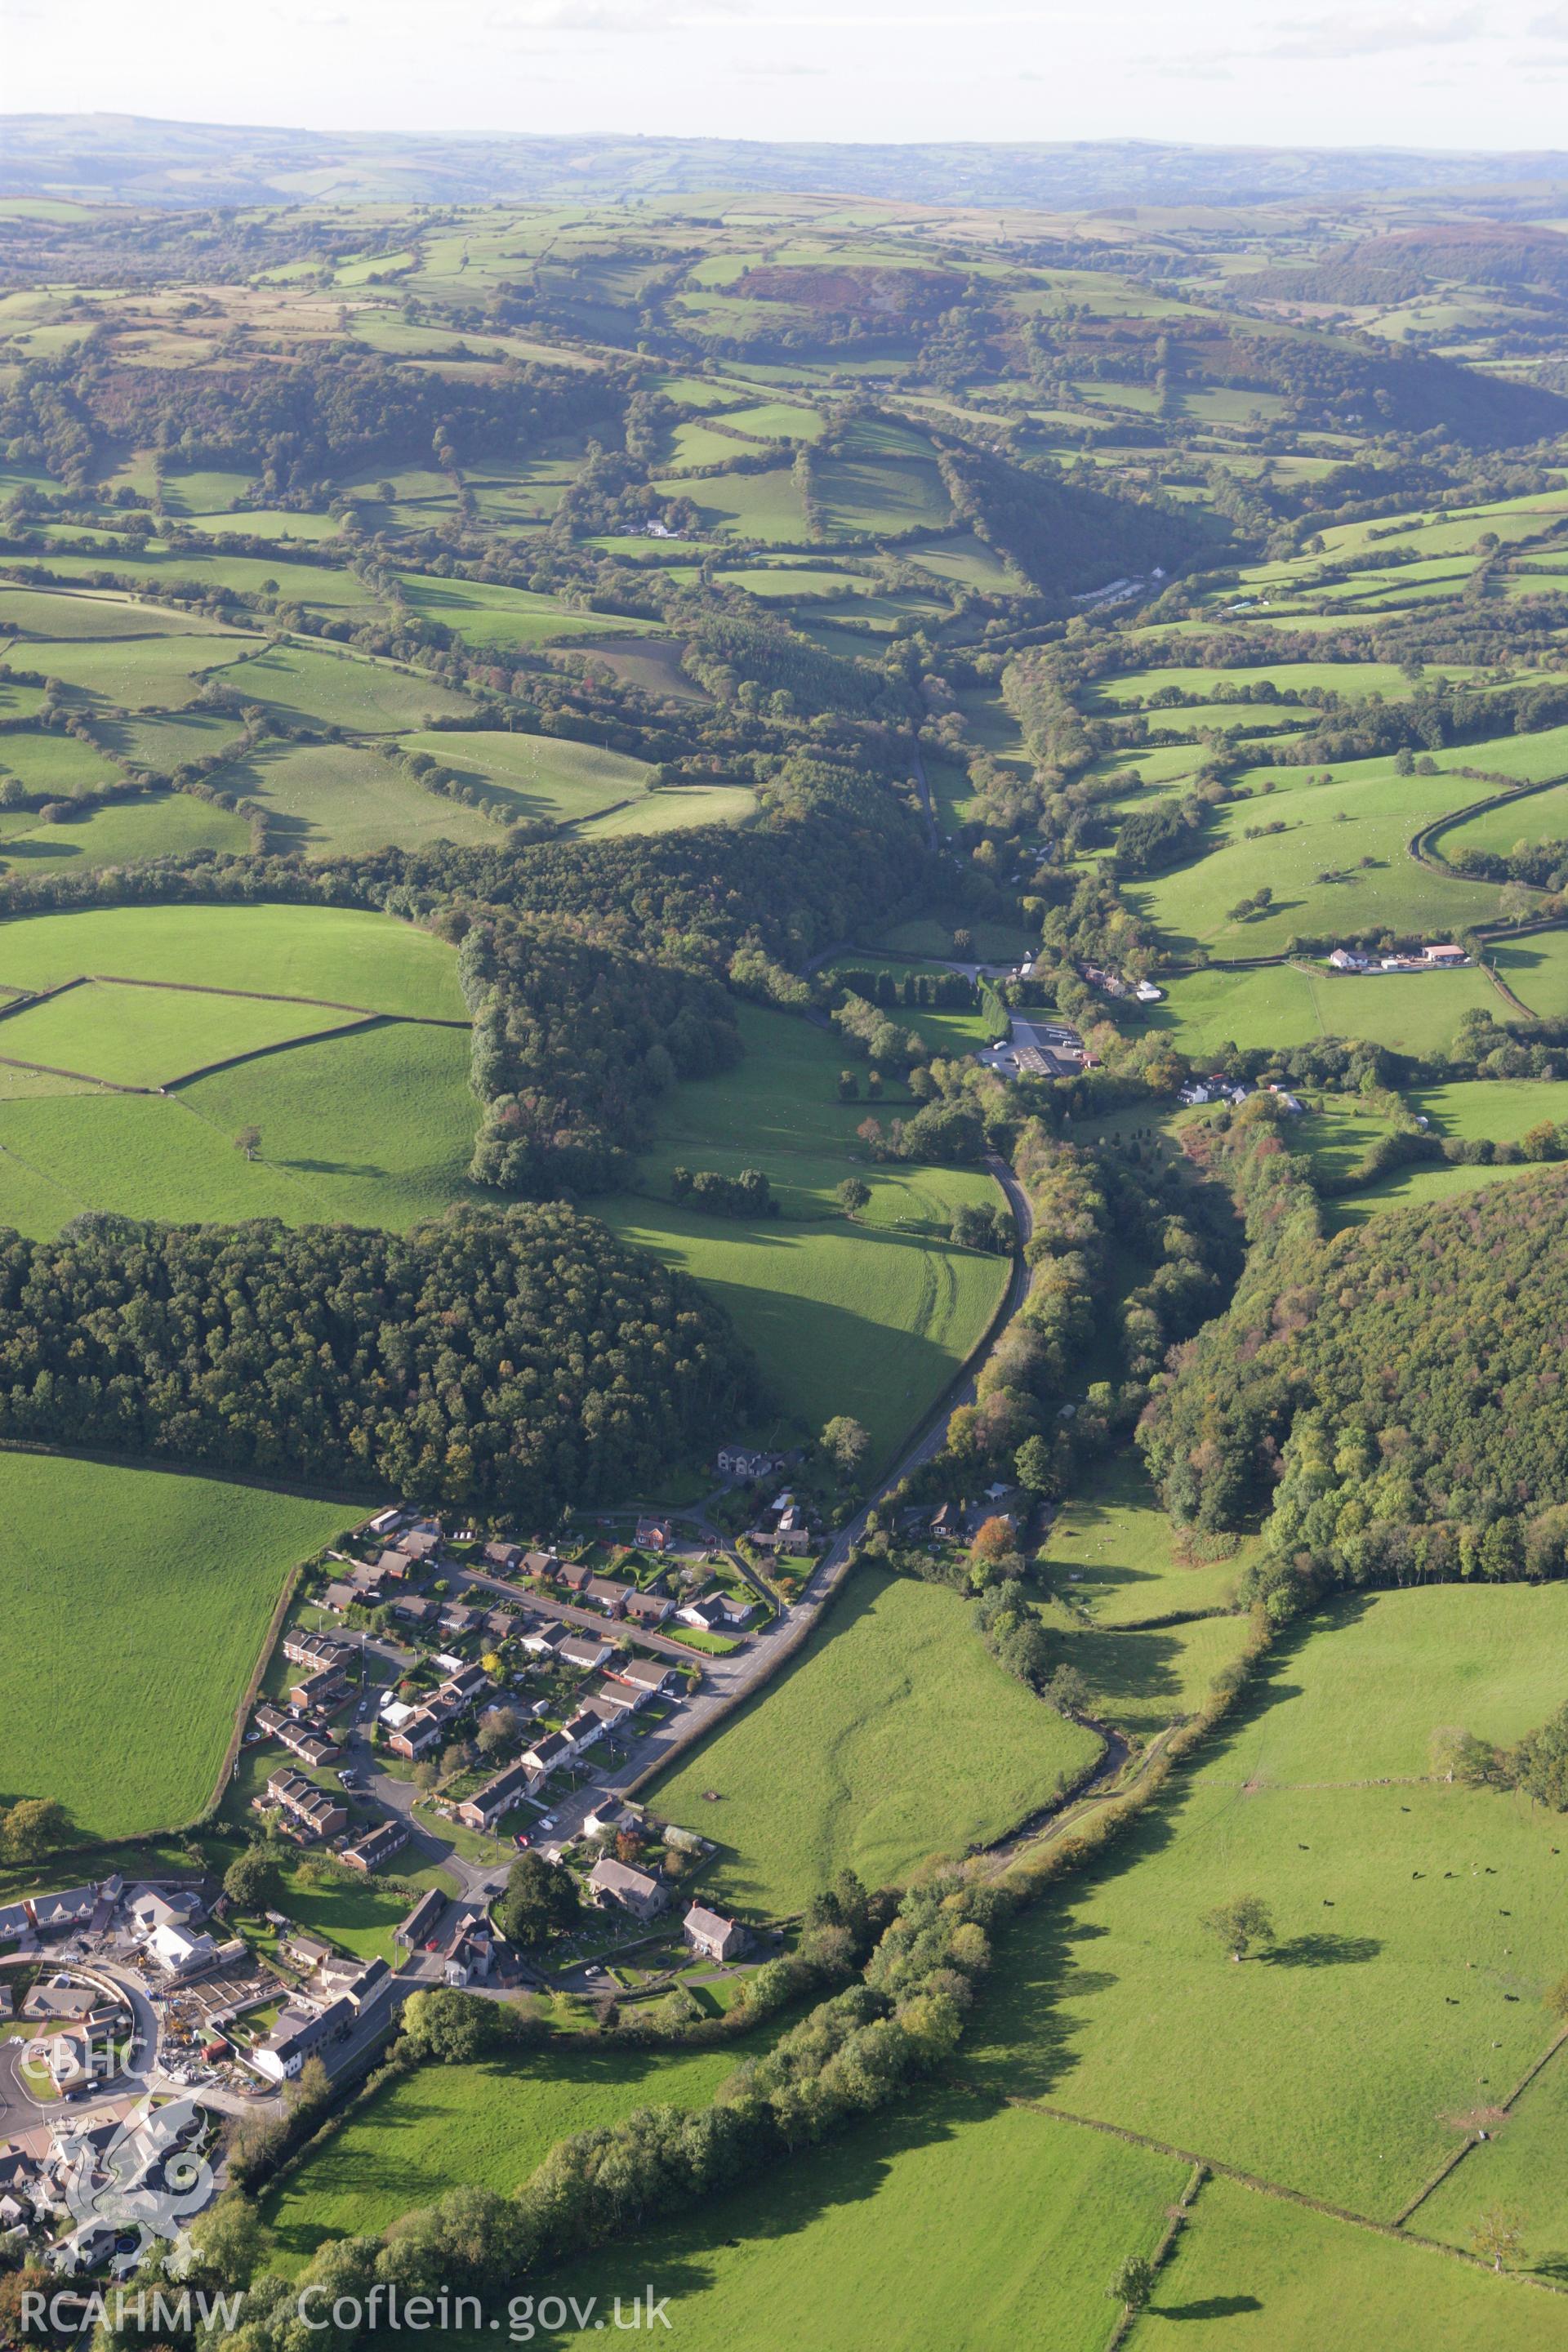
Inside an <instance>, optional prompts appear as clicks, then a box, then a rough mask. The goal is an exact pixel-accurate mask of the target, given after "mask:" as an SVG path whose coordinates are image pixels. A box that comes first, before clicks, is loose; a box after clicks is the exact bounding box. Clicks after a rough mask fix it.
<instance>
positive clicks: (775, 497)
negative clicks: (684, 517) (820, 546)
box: [653, 442, 809, 541]
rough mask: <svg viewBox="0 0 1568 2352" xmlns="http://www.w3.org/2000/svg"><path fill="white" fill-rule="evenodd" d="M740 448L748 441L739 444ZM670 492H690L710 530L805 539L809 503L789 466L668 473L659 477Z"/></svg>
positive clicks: (657, 484) (674, 494)
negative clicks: (688, 475) (693, 476)
mask: <svg viewBox="0 0 1568 2352" xmlns="http://www.w3.org/2000/svg"><path fill="white" fill-rule="evenodd" d="M733 446H734V447H735V448H736V450H737V451H738V452H739V451H740V449H741V446H742V445H741V444H740V443H739V442H737V443H735V444H734V445H733ZM653 487H654V488H655V489H656V490H659V491H661V492H662V493H663V495H664V496H665V497H666V498H668V499H676V498H689V499H690V500H691V502H692V504H693V505H694V506H695V507H696V509H697V511H698V513H699V515H700V517H701V522H702V529H703V530H705V531H725V532H729V531H741V532H742V533H743V534H744V535H745V537H746V538H748V539H761V540H774V539H776V540H785V541H802V540H805V538H807V537H808V535H809V534H808V533H807V530H806V527H805V508H804V507H803V506H802V504H801V499H800V492H799V490H798V489H796V488H795V478H794V476H793V474H792V472H791V469H790V467H788V466H778V467H773V468H771V469H770V470H769V471H768V472H766V473H763V474H710V475H708V476H705V477H703V478H700V479H698V480H696V481H689V480H682V479H681V478H680V477H679V475H678V476H675V477H674V478H671V477H669V476H666V477H664V478H661V479H660V480H658V481H656V482H655V483H654V486H653Z"/></svg>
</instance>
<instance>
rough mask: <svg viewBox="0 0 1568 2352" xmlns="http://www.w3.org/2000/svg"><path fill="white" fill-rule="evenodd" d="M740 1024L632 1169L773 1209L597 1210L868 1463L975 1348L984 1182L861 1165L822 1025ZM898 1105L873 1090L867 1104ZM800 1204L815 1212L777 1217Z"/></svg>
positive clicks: (855, 1114)
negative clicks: (848, 1213)
mask: <svg viewBox="0 0 1568 2352" xmlns="http://www.w3.org/2000/svg"><path fill="white" fill-rule="evenodd" d="M3 1025H4V1024H0V1026H3ZM741 1033H742V1038H743V1040H744V1042H745V1045H746V1054H745V1057H744V1058H743V1060H742V1061H741V1062H740V1063H739V1064H738V1065H737V1066H736V1067H735V1068H734V1069H732V1070H730V1071H726V1072H725V1073H724V1074H723V1075H722V1076H719V1077H714V1078H702V1079H695V1080H692V1081H689V1083H686V1084H683V1085H680V1086H678V1087H673V1088H672V1089H671V1091H670V1092H669V1094H668V1095H667V1096H666V1097H664V1099H663V1101H662V1102H661V1103H660V1105H659V1108H658V1115H657V1118H656V1119H655V1122H654V1125H653V1128H652V1131H651V1133H650V1136H649V1139H648V1153H647V1163H646V1165H647V1173H648V1176H649V1177H650V1178H651V1180H652V1181H654V1182H655V1183H656V1184H661V1185H663V1184H667V1183H668V1171H669V1169H670V1168H671V1167H673V1166H674V1165H675V1164H676V1162H677V1161H679V1162H682V1163H684V1165H686V1166H687V1167H689V1168H691V1169H700V1168H712V1169H716V1170H718V1171H720V1172H721V1173H734V1172H738V1171H739V1170H740V1169H741V1168H742V1167H757V1168H761V1169H763V1171H765V1172H766V1173H767V1174H768V1176H769V1177H770V1178H771V1179H772V1180H773V1183H774V1184H775V1185H776V1186H777V1187H778V1188H779V1189H780V1192H781V1198H782V1199H783V1201H784V1206H785V1208H786V1210H788V1211H789V1212H790V1213H791V1214H789V1215H786V1216H784V1217H780V1218H776V1219H764V1220H761V1221H759V1222H758V1223H748V1222H744V1221H741V1220H736V1219H731V1218H728V1217H711V1216H705V1215H702V1214H700V1213H697V1212H694V1211H691V1210H687V1209H683V1208H678V1207H676V1206H675V1205H674V1204H673V1203H671V1202H668V1200H652V1199H649V1198H647V1196H646V1195H643V1194H641V1193H636V1194H634V1193H621V1194H617V1195H616V1196H615V1197H614V1198H612V1199H611V1200H610V1201H608V1202H605V1204H604V1206H603V1209H602V1211H601V1213H602V1214H604V1215H605V1218H606V1220H607V1222H608V1223H610V1224H612V1225H613V1226H614V1227H615V1229H616V1231H617V1232H618V1233H619V1234H622V1236H623V1237H624V1238H625V1239H626V1240H629V1241H633V1242H635V1243H637V1244H639V1245H641V1246H644V1247H647V1248H649V1249H652V1250H653V1251H654V1252H655V1253H656V1255H659V1256H662V1257H665V1258H667V1259H669V1260H670V1261H671V1262H673V1263H675V1264H678V1265H682V1266H684V1267H685V1269H686V1270H687V1271H688V1272H689V1273H691V1274H693V1275H695V1276H698V1278H699V1279H700V1280H701V1281H703V1282H704V1283H705V1284H707V1285H708V1286H709V1287H710V1288H711V1289H713V1290H714V1291H715V1292H716V1293H717V1295H718V1297H720V1299H721V1302H722V1303H723V1304H724V1305H726V1306H728V1307H730V1308H731V1310H732V1311H733V1312H734V1313H735V1315H736V1316H737V1318H739V1320H740V1322H741V1325H742V1328H743V1329H744V1330H745V1331H746V1333H747V1336H748V1338H749V1339H751V1341H752V1345H753V1347H754V1348H755V1349H756V1350H757V1352H758V1355H759V1356H760V1358H761V1359H762V1361H763V1366H764V1369H765V1374H766V1378H767V1380H768V1382H769V1385H770V1387H771V1388H772V1390H773V1393H774V1395H775V1396H776V1397H777V1399H778V1401H779V1402H780V1404H781V1405H782V1406H783V1408H784V1412H786V1413H788V1414H798V1415H799V1416H801V1417H802V1418H803V1419H804V1420H805V1422H806V1423H808V1424H809V1425H810V1426H812V1427H814V1428H816V1427H820V1425H821V1423H823V1422H824V1421H826V1419H828V1418H829V1417H830V1416H831V1415H832V1414H834V1413H836V1412H849V1413H852V1414H854V1416H855V1417H856V1419H858V1421H860V1422H862V1423H864V1425H865V1427H866V1428H867V1430H868V1432H869V1433H870V1435H871V1440H872V1449H873V1454H874V1456H875V1458H876V1459H877V1460H879V1461H880V1460H883V1459H886V1458H888V1457H889V1456H890V1454H891V1452H892V1450H893V1448H894V1446H895V1445H896V1444H898V1443H899V1442H900V1440H901V1439H902V1438H903V1436H904V1435H905V1434H906V1433H907V1432H908V1431H909V1429H910V1427H911V1425H912V1424H913V1423H915V1422H916V1421H917V1420H918V1419H919V1418H920V1416H921V1414H922V1413H924V1412H927V1411H929V1409H930V1408H931V1405H932V1404H933V1403H934V1402H935V1401H936V1399H937V1397H938V1396H939V1395H940V1394H941V1392H942V1390H943V1389H944V1388H945V1387H946V1385H947V1383H948V1381H950V1380H951V1379H952V1376H953V1374H954V1373H955V1372H956V1371H957V1370H958V1368H959V1366H960V1364H961V1363H962V1362H963V1360H964V1358H965V1357H966V1356H967V1355H968V1354H969V1352H970V1351H971V1349H973V1347H974V1346H975V1345H976V1343H977V1342H978V1340H979V1339H980V1337H981V1335H982V1333H983V1332H984V1328H985V1327H986V1324H987V1323H988V1321H989V1319H990V1317H991V1315H992V1313H993V1311H994V1307H995V1306H996V1303H997V1301H998V1299H999V1298H1000V1297H1001V1294H1002V1292H1003V1289H1004V1287H1005V1282H1006V1278H1007V1265H1006V1261H1005V1260H1004V1259H1002V1258H995V1257H982V1256H979V1255H976V1254H975V1253H973V1252H972V1251H968V1250H961V1249H957V1248H954V1247H953V1246H952V1244H951V1243H949V1242H948V1241H947V1240H946V1239H945V1237H944V1236H945V1229H946V1227H947V1225H948V1224H949V1223H951V1221H952V1216H953V1214H954V1213H955V1211H956V1210H957V1208H958V1207H959V1205H960V1204H961V1203H963V1202H973V1201H981V1200H984V1201H994V1199H995V1198H996V1194H995V1192H994V1188H993V1187H992V1185H991V1182H990V1180H989V1179H988V1178H985V1177H983V1176H977V1175H976V1174H975V1173H974V1172H973V1171H966V1170H959V1169H945V1168H943V1169H938V1168H923V1167H919V1168H917V1167H905V1166H900V1167H897V1168H892V1167H889V1168H879V1167H877V1166H875V1165H874V1163H872V1162H870V1161H869V1160H868V1159H867V1157H866V1154H865V1150H864V1148H863V1147H862V1146H861V1144H860V1143H859V1141H858V1138H857V1137H856V1134H855V1129H856V1128H857V1126H858V1124H859V1122H860V1120H861V1119H863V1118H865V1116H866V1113H867V1108H868V1106H867V1104H866V1103H865V1102H864V1101H863V1100H862V1101H860V1102H858V1103H841V1102H839V1100H838V1099H837V1078H838V1072H839V1070H840V1069H841V1068H842V1067H843V1066H844V1056H843V1054H842V1051H841V1048H840V1046H839V1044H838V1041H837V1039H836V1038H834V1037H831V1036H829V1035H828V1034H826V1033H825V1032H824V1031H822V1030H820V1029H817V1028H816V1027H815V1026H814V1025H812V1024H809V1023H807V1022H805V1021H804V1020H802V1019H799V1018H797V1017H795V1016H793V1015H791V1014H788V1013H773V1012H768V1011H763V1010H762V1009H760V1008H758V1007H755V1006H750V1005H742V1007H741ZM884 1108H885V1115H887V1116H889V1117H896V1116H897V1115H898V1113H899V1111H900V1109H901V1108H904V1106H903V1105H902V1104H901V1103H898V1102H889V1103H888V1104H886V1105H885V1107H884ZM851 1175H854V1176H859V1177H861V1178H863V1179H864V1181H866V1182H868V1184H869V1185H870V1186H871V1190H872V1202H871V1206H870V1208H869V1210H868V1212H867V1213H866V1215H865V1217H864V1218H858V1219H857V1220H856V1221H855V1222H853V1223H851V1222H849V1221H848V1220H847V1219H845V1218H843V1217H842V1216H839V1215H836V1214H834V1213H833V1207H834V1204H833V1202H832V1199H831V1195H832V1191H833V1188H834V1187H835V1186H836V1185H837V1183H838V1182H840V1181H842V1179H843V1178H844V1177H846V1176H851ZM825 1212H826V1213H825ZM800 1213H805V1214H807V1215H810V1216H813V1217H814V1218H815V1222H813V1223H810V1224H807V1225H802V1224H800V1223H796V1222H795V1221H794V1219H795V1216H796V1215H798V1214H800ZM900 1224H901V1226H902V1227H903V1228H904V1229H902V1230H900Z"/></svg>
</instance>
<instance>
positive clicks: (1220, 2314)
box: [1149, 2294, 1263, 2319]
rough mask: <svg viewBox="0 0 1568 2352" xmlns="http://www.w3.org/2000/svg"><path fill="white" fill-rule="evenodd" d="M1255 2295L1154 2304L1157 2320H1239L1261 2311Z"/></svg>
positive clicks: (1151, 2306) (1219, 2295)
mask: <svg viewBox="0 0 1568 2352" xmlns="http://www.w3.org/2000/svg"><path fill="white" fill-rule="evenodd" d="M1262 2308H1263V2305H1261V2304H1260V2303H1259V2302H1258V2297H1257V2296H1256V2295H1255V2294H1205V2295H1204V2296H1202V2297H1201V2298H1200V2300H1199V2301H1198V2302H1196V2303H1152V2304H1151V2305H1149V2309H1150V2312H1151V2314H1152V2315H1153V2317H1154V2318H1156V2319H1239V2318H1240V2317H1241V2315H1242V2314H1243V2312H1247V2311H1261V2310H1262Z"/></svg>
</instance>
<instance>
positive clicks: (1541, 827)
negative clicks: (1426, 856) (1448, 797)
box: [1434, 783, 1568, 860]
mask: <svg viewBox="0 0 1568 2352" xmlns="http://www.w3.org/2000/svg"><path fill="white" fill-rule="evenodd" d="M1484 789H1485V787H1484V786H1483V785H1479V784H1478V785H1477V787H1476V792H1477V794H1478V796H1479V793H1481V792H1483V791H1484ZM1565 837H1568V783H1563V784H1549V785H1548V786H1547V788H1546V790H1545V791H1544V792H1540V793H1527V794H1525V795H1524V797H1523V798H1522V799H1520V800H1516V801H1505V802H1504V803H1502V805H1501V806H1500V807H1499V808H1490V809H1483V810H1482V811H1481V812H1480V814H1479V815H1478V816H1468V817H1466V818H1465V819H1464V821H1463V822H1462V823H1461V824H1456V825H1451V826H1447V827H1445V829H1444V831H1443V832H1442V833H1441V834H1439V835H1438V836H1437V839H1436V843H1435V845H1434V846H1435V847H1436V849H1437V850H1439V851H1440V852H1441V854H1442V855H1443V856H1445V857H1450V858H1454V859H1455V860H1458V858H1459V857H1460V856H1462V854H1463V853H1464V852H1465V851H1466V850H1468V849H1474V850H1481V851H1487V852H1489V853H1490V854H1491V855H1493V856H1500V857H1506V856H1508V854H1509V852H1510V850H1511V849H1514V848H1516V847H1518V846H1519V845H1521V844H1523V845H1525V846H1526V847H1527V848H1531V849H1532V848H1533V847H1534V846H1535V845H1536V843H1537V842H1542V841H1562V840H1563V839H1564V838H1565Z"/></svg>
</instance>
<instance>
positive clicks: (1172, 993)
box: [1147, 964, 1568, 1061]
mask: <svg viewBox="0 0 1568 2352" xmlns="http://www.w3.org/2000/svg"><path fill="white" fill-rule="evenodd" d="M1564 981H1565V983H1568V969H1565V971H1564ZM1565 993H1568V988H1565ZM1472 1009H1479V1010H1481V1011H1483V1012H1488V1013H1493V1014H1495V1015H1496V1016H1497V1017H1498V1018H1499V1019H1501V1018H1502V1016H1503V1013H1504V1012H1505V1010H1506V1007H1505V1006H1504V1004H1503V1003H1502V1000H1501V999H1500V997H1499V995H1498V993H1497V991H1496V990H1495V989H1494V988H1492V987H1491V985H1490V984H1489V982H1488V980H1487V978H1486V976H1485V974H1484V973H1483V972H1480V971H1476V970H1475V969H1474V967H1473V966H1471V967H1461V968H1460V969H1459V970H1458V971H1430V972H1427V971H1423V972H1384V973H1380V974H1378V975H1376V976H1375V977H1373V976H1370V975H1363V974H1357V973H1351V974H1348V975H1346V976H1344V977H1341V976H1340V975H1338V974H1337V973H1333V972H1329V971H1323V970H1321V969H1320V968H1318V967H1311V968H1308V967H1304V966H1300V965H1297V964H1268V965H1265V966H1263V967H1262V969H1260V970H1258V971H1198V972H1193V973H1190V974H1187V975H1185V976H1178V977H1176V978H1174V979H1172V980H1171V981H1170V982H1167V983H1165V1001H1164V1003H1163V1004H1156V1005H1152V1006H1151V1007H1150V1010H1149V1013H1148V1015H1147V1020H1148V1025H1149V1026H1150V1027H1151V1028H1153V1029H1159V1030H1163V1031H1164V1032H1166V1033H1167V1034H1169V1036H1170V1038H1171V1041H1172V1043H1173V1045H1178V1046H1179V1047H1180V1048H1181V1050H1182V1051H1183V1052H1184V1053H1185V1054H1190V1055H1193V1056H1194V1058H1195V1059H1197V1060H1200V1061H1201V1060H1202V1059H1203V1058H1204V1056H1205V1055H1208V1054H1214V1053H1217V1052H1218V1051H1219V1050H1220V1048H1221V1047H1222V1046H1223V1045H1226V1044H1231V1045H1239V1046H1241V1047H1243V1048H1244V1049H1245V1048H1247V1047H1251V1046H1265V1047H1268V1048H1270V1049H1272V1050H1275V1051H1278V1052H1279V1053H1287V1052H1289V1048H1290V1047H1291V1046H1292V1045H1310V1043H1311V1041H1312V1040H1313V1039H1314V1038H1317V1037H1368V1038H1372V1039H1373V1040H1374V1041H1375V1042H1376V1043H1377V1044H1379V1045H1388V1046H1391V1047H1393V1048H1394V1050H1395V1051H1396V1052H1399V1053H1403V1054H1413V1055H1422V1054H1431V1053H1440V1052H1444V1051H1446V1050H1447V1047H1448V1045H1450V1044H1451V1043H1452V1041H1453V1037H1454V1033H1455V1031H1456V1030H1457V1029H1458V1025H1459V1022H1460V1020H1461V1018H1462V1017H1463V1015H1464V1014H1465V1013H1468V1012H1470V1011H1471V1010H1472ZM1532 1009H1533V1008H1532Z"/></svg>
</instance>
